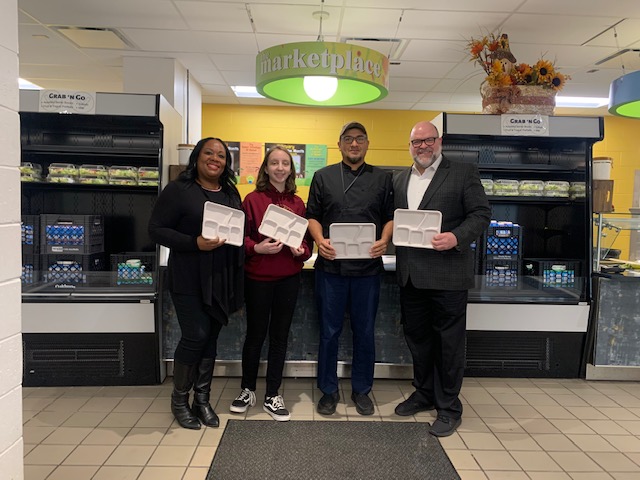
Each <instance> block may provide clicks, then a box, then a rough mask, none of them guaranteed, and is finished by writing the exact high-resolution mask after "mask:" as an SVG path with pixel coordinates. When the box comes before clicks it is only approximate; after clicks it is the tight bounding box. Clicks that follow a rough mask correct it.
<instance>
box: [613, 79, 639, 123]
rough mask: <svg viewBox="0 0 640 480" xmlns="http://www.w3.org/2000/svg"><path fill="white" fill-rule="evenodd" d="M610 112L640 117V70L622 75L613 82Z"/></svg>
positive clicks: (622, 115)
mask: <svg viewBox="0 0 640 480" xmlns="http://www.w3.org/2000/svg"><path fill="white" fill-rule="evenodd" d="M609 113H611V114H612V115H617V116H621V117H627V118H640V70H638V71H636V72H631V73H627V74H626V75H622V76H621V77H618V78H616V79H615V80H614V81H613V82H611V87H610V88H609Z"/></svg>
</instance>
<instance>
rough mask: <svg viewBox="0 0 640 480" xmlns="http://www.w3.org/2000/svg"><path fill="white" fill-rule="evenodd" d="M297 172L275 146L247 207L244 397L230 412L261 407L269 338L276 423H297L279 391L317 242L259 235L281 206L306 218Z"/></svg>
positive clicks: (270, 406)
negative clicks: (263, 356)
mask: <svg viewBox="0 0 640 480" xmlns="http://www.w3.org/2000/svg"><path fill="white" fill-rule="evenodd" d="M295 178H296V170H295V166H294V164H293V159H292V158H291V154H290V153H289V151H288V150H287V149H285V148H284V147H281V146H276V147H273V148H272V149H271V150H269V151H268V152H267V154H266V156H265V157H264V161H263V162H262V165H261V166H260V170H259V171H258V178H257V181H256V189H255V190H254V191H253V192H251V193H250V194H249V195H247V196H246V197H245V199H244V202H243V203H242V208H243V210H244V212H245V215H246V226H245V238H244V248H245V254H246V258H245V302H246V311H247V336H246V338H245V341H244V347H243V349H242V383H241V388H242V392H240V395H238V397H237V398H236V399H235V400H234V401H233V402H232V403H231V407H230V410H231V411H232V412H234V413H243V412H246V410H247V409H248V408H249V407H250V406H251V407H252V406H253V405H255V403H256V394H255V390H256V379H257V376H258V366H259V364H260V352H261V350H262V345H263V344H264V340H265V338H266V336H267V333H268V334H269V353H268V358H267V378H266V380H267V390H266V395H265V398H264V404H263V409H264V410H265V411H266V412H267V413H268V414H269V415H271V416H272V417H273V418H274V419H275V420H278V421H281V422H286V421H287V420H289V419H290V418H291V415H290V414H289V411H288V410H287V409H286V407H285V405H284V400H283V399H282V396H281V395H280V394H279V393H278V389H279V388H280V385H281V383H282V370H283V368H284V362H285V357H286V353H287V340H288V338H289V329H290V327H291V321H292V319H293V311H294V309H295V306H296V300H297V297H298V287H299V285H300V271H301V270H302V264H303V262H304V261H305V260H307V259H308V258H309V257H310V256H311V242H310V241H308V240H307V238H306V236H305V239H304V240H303V241H302V244H301V245H300V248H297V249H294V248H291V247H288V246H286V245H284V244H283V243H281V242H279V241H275V240H273V239H270V238H268V237H265V236H263V235H261V234H260V233H258V227H259V226H260V224H261V223H262V218H263V216H264V213H265V211H266V209H267V207H268V206H269V205H270V204H272V203H273V204H275V205H277V206H279V207H282V208H286V209H287V210H289V211H291V212H293V213H295V214H296V215H299V216H301V217H304V216H305V213H306V210H305V206H304V203H303V201H302V199H301V198H300V197H298V196H297V195H296V194H295V192H296V183H295Z"/></svg>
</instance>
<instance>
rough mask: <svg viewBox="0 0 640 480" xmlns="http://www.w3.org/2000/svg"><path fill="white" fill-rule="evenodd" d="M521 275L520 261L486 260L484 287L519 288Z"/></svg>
mask: <svg viewBox="0 0 640 480" xmlns="http://www.w3.org/2000/svg"><path fill="white" fill-rule="evenodd" d="M519 274H520V262H519V261H518V260H486V261H485V263H484V286H485V287H489V288H496V287H497V288H517V287H518V277H519Z"/></svg>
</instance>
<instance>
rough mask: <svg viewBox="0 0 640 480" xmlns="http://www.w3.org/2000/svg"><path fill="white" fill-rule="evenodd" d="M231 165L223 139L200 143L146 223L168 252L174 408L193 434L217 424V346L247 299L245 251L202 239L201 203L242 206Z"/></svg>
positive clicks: (164, 192)
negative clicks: (175, 338) (175, 333)
mask: <svg viewBox="0 0 640 480" xmlns="http://www.w3.org/2000/svg"><path fill="white" fill-rule="evenodd" d="M231 163H232V159H231V154H230V153H229V149H228V148H227V146H226V144H225V143H224V142H223V141H222V140H220V139H218V138H211V137H209V138H204V139H202V140H200V141H199V142H198V144H197V145H196V146H195V148H194V149H193V152H192V153H191V156H190V157H189V164H188V166H187V168H186V169H185V171H184V172H183V173H182V174H180V176H179V177H178V179H176V180H174V181H173V182H170V183H169V184H168V185H167V186H166V188H165V189H164V190H163V191H162V193H160V196H159V197H158V200H157V202H156V205H155V207H154V209H153V212H152V214H151V219H150V220H149V234H150V235H151V238H152V239H153V240H154V241H155V242H156V243H159V244H161V245H164V246H166V247H168V248H169V249H170V254H169V262H168V269H167V270H168V272H167V273H168V288H169V292H170V293H171V299H172V301H173V304H174V307H175V310H176V315H177V317H178V323H179V324H180V331H181V337H180V342H179V343H178V347H177V348H176V352H175V355H174V368H173V393H172V395H171V411H172V413H173V415H174V416H175V418H176V420H177V421H178V423H179V424H180V425H181V426H182V427H184V428H190V429H195V430H197V429H199V428H200V425H201V422H202V423H203V424H204V425H206V426H209V427H217V426H219V424H220V421H219V419H218V416H217V415H216V413H215V412H214V410H213V408H212V407H211V405H210V403H209V397H210V392H211V380H212V375H213V367H214V363H215V358H216V343H217V339H218V334H219V333H220V330H221V329H222V326H223V325H226V324H227V323H228V318H229V315H230V314H231V313H233V312H234V311H236V310H238V309H239V308H240V307H241V306H242V303H243V300H244V295H243V294H244V292H243V260H244V258H243V249H242V248H241V247H235V246H231V245H226V244H225V240H222V239H220V238H214V239H206V238H204V237H203V236H202V217H203V208H204V204H205V202H207V201H210V202H215V203H218V204H221V205H225V206H228V207H232V208H236V209H238V210H240V209H241V200H240V194H239V193H238V189H237V188H236V186H235V184H234V183H235V176H234V174H233V170H232V169H231V167H232V165H231ZM192 387H193V390H194V400H193V407H192V408H189V392H190V390H191V388H192Z"/></svg>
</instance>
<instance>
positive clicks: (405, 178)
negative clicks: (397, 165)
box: [394, 168, 411, 209]
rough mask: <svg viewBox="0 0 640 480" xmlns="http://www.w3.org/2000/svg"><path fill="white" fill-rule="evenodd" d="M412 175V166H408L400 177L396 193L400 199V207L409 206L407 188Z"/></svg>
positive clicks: (405, 207)
mask: <svg viewBox="0 0 640 480" xmlns="http://www.w3.org/2000/svg"><path fill="white" fill-rule="evenodd" d="M410 176H411V168H408V169H406V170H404V171H402V172H401V173H400V176H399V177H398V180H399V181H398V191H397V192H395V193H394V195H396V196H397V197H398V199H399V200H400V201H399V203H398V205H399V207H398V208H404V209H407V208H409V203H408V201H407V188H408V186H409V177H410Z"/></svg>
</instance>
